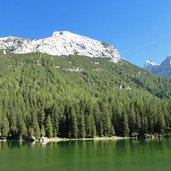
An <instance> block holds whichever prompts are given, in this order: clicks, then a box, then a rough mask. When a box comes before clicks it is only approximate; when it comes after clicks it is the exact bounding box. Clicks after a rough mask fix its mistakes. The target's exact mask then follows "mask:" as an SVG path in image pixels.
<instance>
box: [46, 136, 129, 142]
mask: <svg viewBox="0 0 171 171" xmlns="http://www.w3.org/2000/svg"><path fill="white" fill-rule="evenodd" d="M128 139H130V137H117V136H113V137H94V138H58V137H57V138H50V139H49V142H65V141H108V140H113V141H116V140H128Z"/></svg>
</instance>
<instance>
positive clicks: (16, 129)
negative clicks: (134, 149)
mask: <svg viewBox="0 0 171 171" xmlns="http://www.w3.org/2000/svg"><path fill="white" fill-rule="evenodd" d="M0 60H1V63H0V134H1V136H2V137H12V138H21V137H22V138H27V137H30V136H35V137H36V138H39V137H40V136H47V137H67V138H84V137H96V136H98V137H103V136H114V135H116V136H123V137H124V136H133V135H136V134H140V135H143V134H145V133H148V134H163V135H168V134H169V133H170V128H171V105H170V104H171V98H170V97H171V80H170V79H166V78H161V77H158V76H155V75H153V74H150V73H149V72H147V71H145V70H143V69H141V68H138V67H136V66H134V65H132V64H130V63H128V62H126V61H124V60H122V61H120V62H119V63H117V64H115V63H113V62H111V61H109V60H108V59H103V58H89V57H83V56H77V55H75V56H69V57H66V56H61V57H55V56H50V55H46V54H39V53H37V54H25V55H14V54H10V53H9V54H6V55H4V54H3V53H2V52H0Z"/></svg>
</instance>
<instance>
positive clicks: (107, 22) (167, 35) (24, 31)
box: [0, 0, 171, 66]
mask: <svg viewBox="0 0 171 171" xmlns="http://www.w3.org/2000/svg"><path fill="white" fill-rule="evenodd" d="M0 2H1V3H0V21H1V22H0V37H4V36H9V35H11V36H18V37H25V38H32V39H33V38H41V37H46V36H50V35H51V34H52V32H54V31H55V30H56V31H62V30H68V31H71V32H74V33H77V34H81V35H85V36H88V37H91V38H94V39H98V40H102V41H105V42H108V43H110V44H113V45H114V46H115V47H116V48H117V49H118V50H119V52H120V54H121V55H122V57H123V58H124V59H126V60H128V61H130V62H131V63H134V64H136V65H139V66H143V64H144V62H145V60H146V59H152V60H154V61H155V62H157V63H161V62H162V61H163V60H164V59H165V58H166V56H168V55H169V54H171V1H170V0H1V1H0Z"/></svg>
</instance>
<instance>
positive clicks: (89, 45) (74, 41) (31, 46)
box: [0, 31, 121, 63]
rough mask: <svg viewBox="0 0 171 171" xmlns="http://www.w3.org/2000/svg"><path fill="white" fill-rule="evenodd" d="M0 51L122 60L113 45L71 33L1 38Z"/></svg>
mask: <svg viewBox="0 0 171 171" xmlns="http://www.w3.org/2000/svg"><path fill="white" fill-rule="evenodd" d="M0 49H4V50H6V51H8V52H11V53H16V54H25V53H35V52H40V53H47V54H50V55H55V56H61V55H67V56H68V55H74V54H77V55H83V56H88V57H103V58H111V60H112V61H113V62H115V63H116V62H118V61H119V60H120V59H121V57H120V54H119V52H118V51H117V49H115V48H114V47H112V46H111V45H108V44H106V43H103V42H101V41H97V40H93V39H91V38H88V37H85V36H80V35H77V34H73V33H71V32H69V31H62V32H54V33H53V35H52V36H51V37H48V38H43V39H34V40H29V39H24V38H17V37H4V38H0Z"/></svg>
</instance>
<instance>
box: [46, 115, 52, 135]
mask: <svg viewBox="0 0 171 171" xmlns="http://www.w3.org/2000/svg"><path fill="white" fill-rule="evenodd" d="M46 136H47V137H49V138H52V137H53V129H52V122H51V117H50V115H49V116H48V117H47V120H46Z"/></svg>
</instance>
